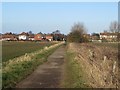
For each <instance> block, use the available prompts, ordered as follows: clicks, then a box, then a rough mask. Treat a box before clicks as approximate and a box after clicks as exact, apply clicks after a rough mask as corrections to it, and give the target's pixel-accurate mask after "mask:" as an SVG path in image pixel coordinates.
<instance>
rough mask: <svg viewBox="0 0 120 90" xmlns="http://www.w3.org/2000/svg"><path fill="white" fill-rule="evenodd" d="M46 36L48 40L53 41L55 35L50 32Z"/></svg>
mask: <svg viewBox="0 0 120 90" xmlns="http://www.w3.org/2000/svg"><path fill="white" fill-rule="evenodd" d="M45 38H46V40H48V41H52V40H53V36H52V35H50V34H47V35H46V36H45Z"/></svg>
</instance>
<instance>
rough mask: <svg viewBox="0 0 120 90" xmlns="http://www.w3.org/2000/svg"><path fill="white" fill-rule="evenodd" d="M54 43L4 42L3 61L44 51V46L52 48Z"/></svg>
mask: <svg viewBox="0 0 120 90" xmlns="http://www.w3.org/2000/svg"><path fill="white" fill-rule="evenodd" d="M52 44H54V43H52V42H7V41H6V42H2V61H3V62H5V61H7V60H9V59H13V58H15V57H18V56H21V55H24V54H25V53H30V52H33V51H36V50H40V49H42V48H43V47H44V46H50V45H52Z"/></svg>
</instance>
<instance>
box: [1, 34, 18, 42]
mask: <svg viewBox="0 0 120 90" xmlns="http://www.w3.org/2000/svg"><path fill="white" fill-rule="evenodd" d="M2 40H3V41H4V40H17V36H16V35H15V34H12V33H11V32H10V33H5V34H3V35H2Z"/></svg>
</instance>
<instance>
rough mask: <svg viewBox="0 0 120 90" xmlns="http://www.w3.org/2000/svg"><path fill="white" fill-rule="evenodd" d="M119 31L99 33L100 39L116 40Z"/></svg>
mask: <svg viewBox="0 0 120 90" xmlns="http://www.w3.org/2000/svg"><path fill="white" fill-rule="evenodd" d="M118 34H119V33H109V32H106V33H100V39H101V40H107V41H117V39H118Z"/></svg>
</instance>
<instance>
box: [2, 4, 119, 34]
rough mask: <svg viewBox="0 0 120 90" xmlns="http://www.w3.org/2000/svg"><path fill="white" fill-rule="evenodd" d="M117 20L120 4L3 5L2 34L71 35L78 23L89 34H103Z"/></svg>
mask: <svg viewBox="0 0 120 90" xmlns="http://www.w3.org/2000/svg"><path fill="white" fill-rule="evenodd" d="M0 5H1V3H0ZM117 20H118V3H117V2H2V22H0V23H2V33H6V32H13V33H21V32H23V31H24V32H28V31H32V32H33V33H39V32H42V33H51V32H53V31H55V30H60V31H61V33H64V34H68V33H69V32H70V30H71V27H72V26H73V25H74V23H77V22H81V23H84V26H85V27H86V29H87V31H88V33H93V32H95V33H99V32H103V31H104V30H108V29H109V25H110V23H111V22H112V21H117Z"/></svg>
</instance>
